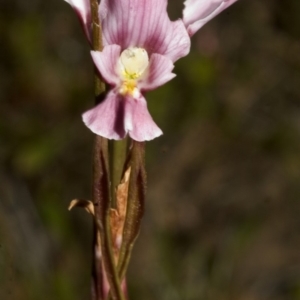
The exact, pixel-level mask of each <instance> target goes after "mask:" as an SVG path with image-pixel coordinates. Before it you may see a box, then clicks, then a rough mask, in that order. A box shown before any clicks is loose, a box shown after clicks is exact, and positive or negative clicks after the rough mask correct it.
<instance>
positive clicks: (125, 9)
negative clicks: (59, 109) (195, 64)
mask: <svg viewBox="0 0 300 300" xmlns="http://www.w3.org/2000/svg"><path fill="white" fill-rule="evenodd" d="M65 1H66V2H68V3H70V4H71V5H72V7H73V8H74V10H75V11H76V13H77V15H78V16H79V18H80V21H81V24H82V26H83V28H84V32H85V34H86V37H87V38H88V40H89V41H91V28H92V26H91V24H92V23H91V22H92V21H91V10H90V1H89V0H65ZM236 1H237V0H186V1H185V2H184V5H185V8H184V10H183V19H182V20H181V19H179V20H177V21H171V20H170V19H169V16H168V14H167V0H101V2H100V6H99V15H100V22H101V26H102V36H103V45H104V48H103V51H101V52H100V51H91V54H92V58H93V61H94V63H95V65H96V67H97V69H98V71H99V72H100V74H101V76H102V78H103V79H104V81H106V82H107V83H108V84H109V85H110V86H111V89H110V91H109V92H108V94H107V96H106V98H105V99H104V101H103V102H101V103H100V104H98V105H97V106H96V107H94V108H92V109H91V110H89V111H87V112H85V113H84V114H83V121H84V123H85V124H86V126H87V127H88V128H89V129H90V130H91V131H93V132H94V133H95V134H98V135H101V136H103V137H105V138H108V139H114V140H119V139H123V138H124V137H125V136H126V135H127V134H129V136H130V137H131V138H132V139H134V140H136V141H149V140H152V139H154V138H156V137H158V136H160V135H161V134H162V131H161V129H160V128H159V127H158V126H157V125H156V124H155V122H154V121H153V119H152V117H151V115H150V114H149V112H148V108H147V102H146V100H145V98H144V93H145V92H147V91H150V90H153V89H156V88H157V87H159V86H161V85H163V84H165V83H166V82H168V81H169V80H171V79H172V78H174V77H175V74H174V73H172V70H173V68H174V62H175V61H177V60H178V59H179V58H181V57H183V56H186V55H187V54H188V53H189V51H190V37H191V36H192V35H193V34H194V33H195V32H196V31H197V30H198V29H200V28H201V27H202V26H203V25H204V24H205V23H207V22H208V21H209V20H211V19H212V18H213V17H215V16H216V15H217V14H219V13H220V12H221V11H223V10H224V9H226V8H227V7H228V6H230V5H231V4H233V3H234V2H236Z"/></svg>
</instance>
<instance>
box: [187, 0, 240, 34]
mask: <svg viewBox="0 0 300 300" xmlns="http://www.w3.org/2000/svg"><path fill="white" fill-rule="evenodd" d="M236 1H237V0H186V1H185V2H184V5H185V8H184V10H183V22H184V24H185V26H186V27H187V31H188V33H189V35H190V36H192V35H193V34H194V33H195V32H196V31H197V30H199V29H200V28H201V27H202V26H203V25H205V24H206V23H207V22H208V21H210V20H211V19H212V18H214V17H215V16H216V15H218V14H219V13H220V12H222V11H223V10H224V9H226V8H227V7H229V6H230V5H231V4H233V3H234V2H236Z"/></svg>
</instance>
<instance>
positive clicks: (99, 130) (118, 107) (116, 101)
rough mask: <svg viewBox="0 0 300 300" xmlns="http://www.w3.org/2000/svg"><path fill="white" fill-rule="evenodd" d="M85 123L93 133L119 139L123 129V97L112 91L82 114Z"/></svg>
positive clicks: (122, 135) (123, 131) (123, 132)
mask: <svg viewBox="0 0 300 300" xmlns="http://www.w3.org/2000/svg"><path fill="white" fill-rule="evenodd" d="M82 119H83V122H84V123H85V125H86V126H87V127H88V128H89V129H90V130H91V131H92V132H94V133H95V134H97V135H101V136H103V137H105V138H108V139H113V140H120V139H123V138H124V137H125V136H126V131H125V130H124V98H123V97H122V96H120V95H118V94H116V93H115V92H114V91H111V92H109V94H108V95H107V97H106V98H105V99H104V101H103V102H101V103H100V104H98V105H97V106H96V107H94V108H92V109H91V110H89V111H87V112H85V113H84V114H83V115H82Z"/></svg>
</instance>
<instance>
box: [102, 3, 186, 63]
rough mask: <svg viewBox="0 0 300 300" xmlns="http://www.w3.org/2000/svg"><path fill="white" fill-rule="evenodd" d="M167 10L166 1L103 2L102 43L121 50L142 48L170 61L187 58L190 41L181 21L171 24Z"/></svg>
mask: <svg viewBox="0 0 300 300" xmlns="http://www.w3.org/2000/svg"><path fill="white" fill-rule="evenodd" d="M166 8H167V0H102V1H101V4H100V15H102V16H104V19H102V30H103V41H104V44H105V45H111V44H117V45H120V46H121V48H122V50H124V49H126V48H129V47H141V48H145V49H146V50H147V52H148V53H149V54H150V55H151V54H152V53H159V54H162V55H166V56H168V57H169V58H170V59H171V60H172V61H173V62H174V61H176V60H177V59H179V58H180V57H183V56H185V55H187V54H188V53H189V50H190V38H189V36H188V33H187V31H186V29H185V26H184V24H183V22H182V21H181V20H178V21H176V22H172V21H170V19H169V16H168V13H167V10H166ZM105 16H106V17H105Z"/></svg>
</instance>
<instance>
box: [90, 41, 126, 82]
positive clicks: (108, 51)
mask: <svg viewBox="0 0 300 300" xmlns="http://www.w3.org/2000/svg"><path fill="white" fill-rule="evenodd" d="M120 52H121V47H120V46H118V45H109V46H105V47H104V48H103V51H101V52H100V51H91V55H92V58H93V61H94V63H95V66H96V67H97V69H98V70H99V72H100V74H101V75H102V77H103V79H104V80H105V81H106V82H107V83H109V84H111V85H117V84H118V83H119V82H120V79H119V75H118V73H117V63H118V60H119V57H120Z"/></svg>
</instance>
